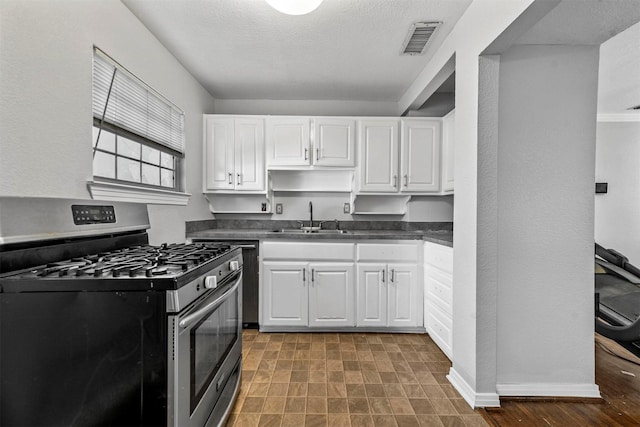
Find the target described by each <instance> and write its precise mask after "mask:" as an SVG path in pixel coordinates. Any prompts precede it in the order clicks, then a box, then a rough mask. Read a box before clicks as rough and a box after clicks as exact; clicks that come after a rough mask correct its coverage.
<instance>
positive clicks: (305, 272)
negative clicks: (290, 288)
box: [302, 268, 307, 282]
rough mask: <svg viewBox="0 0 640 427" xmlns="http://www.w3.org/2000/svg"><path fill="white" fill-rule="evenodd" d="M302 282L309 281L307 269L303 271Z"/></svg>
mask: <svg viewBox="0 0 640 427" xmlns="http://www.w3.org/2000/svg"><path fill="white" fill-rule="evenodd" d="M302 281H303V282H306V281H307V269H306V268H303V269H302Z"/></svg>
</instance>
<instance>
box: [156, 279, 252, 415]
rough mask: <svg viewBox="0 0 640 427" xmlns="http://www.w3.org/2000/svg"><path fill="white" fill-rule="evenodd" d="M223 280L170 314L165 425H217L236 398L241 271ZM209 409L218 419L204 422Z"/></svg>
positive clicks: (240, 313) (239, 349) (240, 338)
mask: <svg viewBox="0 0 640 427" xmlns="http://www.w3.org/2000/svg"><path fill="white" fill-rule="evenodd" d="M225 282H226V283H224V284H220V286H219V287H218V288H217V289H216V290H214V291H212V292H211V293H209V294H207V295H206V296H203V298H202V300H201V301H198V302H196V303H195V304H193V305H192V306H190V307H189V308H188V309H186V310H184V311H183V312H180V313H178V314H177V315H172V316H169V331H170V333H173V341H174V345H173V346H172V345H171V344H172V343H169V351H170V353H169V363H170V366H169V384H168V386H169V393H168V417H169V422H168V425H169V426H179V427H191V426H198V427H202V426H204V425H205V423H206V424H207V425H217V424H218V423H221V422H223V421H224V419H225V418H226V417H227V416H228V412H229V410H230V409H231V405H233V400H235V395H236V394H237V386H238V384H239V370H240V358H241V356H242V320H241V319H242V305H241V301H242V270H239V272H238V274H237V275H234V276H233V277H232V278H230V280H226V281H225ZM172 347H173V348H172ZM172 353H173V354H172ZM220 406H222V408H221V407H220ZM214 408H215V414H217V415H216V417H217V418H221V419H220V420H213V419H212V420H209V422H207V419H208V418H209V416H210V415H211V414H212V413H213V412H214ZM220 414H222V415H220ZM212 418H213V417H212Z"/></svg>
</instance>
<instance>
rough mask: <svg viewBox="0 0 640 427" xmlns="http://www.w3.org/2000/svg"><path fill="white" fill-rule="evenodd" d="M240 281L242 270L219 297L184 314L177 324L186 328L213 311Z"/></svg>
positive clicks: (236, 288) (233, 290)
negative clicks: (192, 311) (196, 309)
mask: <svg viewBox="0 0 640 427" xmlns="http://www.w3.org/2000/svg"><path fill="white" fill-rule="evenodd" d="M240 283H242V272H240V274H239V275H238V279H237V280H236V282H235V283H234V284H233V286H232V287H231V288H230V289H228V290H227V291H226V292H225V293H224V294H222V295H221V296H220V297H219V298H216V299H215V300H214V301H212V302H210V303H209V304H207V305H205V306H204V307H202V308H201V309H200V310H198V311H196V312H195V313H191V314H190V315H188V316H186V317H185V318H184V319H182V320H181V321H180V322H179V323H178V325H180V327H181V328H186V327H187V326H189V325H190V324H191V323H193V322H195V321H196V320H200V319H201V318H203V317H204V316H206V315H207V314H209V313H210V312H212V311H214V310H215V309H216V308H218V307H219V306H220V305H222V303H223V302H225V301H226V300H227V299H228V298H229V297H230V296H231V295H232V294H233V293H234V292H235V291H237V290H238V286H240Z"/></svg>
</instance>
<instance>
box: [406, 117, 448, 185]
mask: <svg viewBox="0 0 640 427" xmlns="http://www.w3.org/2000/svg"><path fill="white" fill-rule="evenodd" d="M400 145H401V147H402V191H420V192H438V191H440V121H439V120H423V119H413V120H412V119H403V120H402V138H401V142H400Z"/></svg>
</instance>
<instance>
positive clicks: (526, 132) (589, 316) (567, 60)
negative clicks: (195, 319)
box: [497, 46, 599, 397]
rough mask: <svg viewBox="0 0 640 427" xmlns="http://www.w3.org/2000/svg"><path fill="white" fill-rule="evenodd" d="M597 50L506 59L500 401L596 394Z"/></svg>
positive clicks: (521, 50) (515, 53) (519, 52)
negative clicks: (594, 308)
mask: <svg viewBox="0 0 640 427" xmlns="http://www.w3.org/2000/svg"><path fill="white" fill-rule="evenodd" d="M598 50H599V48H598V46H514V47H512V48H511V49H509V50H508V51H507V52H505V53H503V54H502V55H501V57H500V88H499V91H500V95H499V136H498V164H497V166H498V168H497V172H498V175H497V177H498V192H497V200H498V211H497V214H498V230H497V233H498V234H497V236H498V254H497V255H498V256H497V260H498V263H497V268H498V270H497V271H498V281H497V283H498V301H497V302H498V311H497V318H498V329H497V332H498V333H497V345H498V359H497V362H498V363H497V367H498V392H499V394H500V395H501V396H502V395H512V396H513V395H516V396H521V395H529V396H531V395H547V396H549V395H550V396H563V395H564V396H593V397H596V396H598V395H599V394H598V387H597V386H596V385H595V383H594V380H595V378H594V375H595V373H594V363H595V362H594V351H593V306H594V295H593V290H592V284H593V227H594V222H593V203H594V194H593V193H594V189H593V188H594V164H595V124H596V103H597V82H598ZM507 319H508V321H507Z"/></svg>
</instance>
